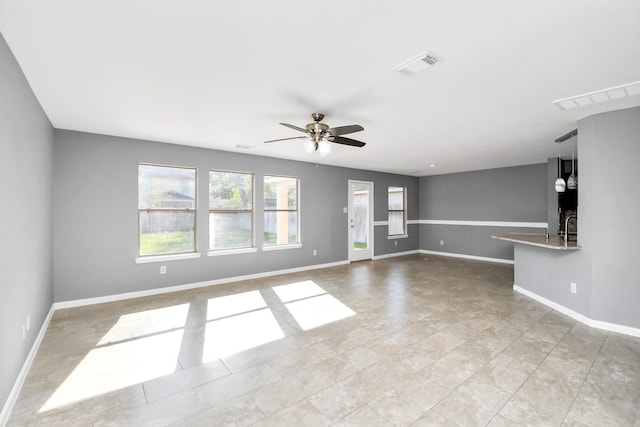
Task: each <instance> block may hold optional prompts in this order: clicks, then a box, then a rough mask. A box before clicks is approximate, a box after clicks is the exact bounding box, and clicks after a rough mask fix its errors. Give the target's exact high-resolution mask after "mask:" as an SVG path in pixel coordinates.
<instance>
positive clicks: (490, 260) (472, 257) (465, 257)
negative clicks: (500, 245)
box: [418, 249, 513, 264]
mask: <svg viewBox="0 0 640 427" xmlns="http://www.w3.org/2000/svg"><path fill="white" fill-rule="evenodd" d="M418 252H419V253H421V254H430V255H439V256H448V257H452V258H464V259H472V260H476V261H487V262H498V263H500V264H513V260H512V259H502V258H489V257H484V256H476V255H467V254H456V253H452V252H439V251H428V250H426V249H420V250H419V251H418Z"/></svg>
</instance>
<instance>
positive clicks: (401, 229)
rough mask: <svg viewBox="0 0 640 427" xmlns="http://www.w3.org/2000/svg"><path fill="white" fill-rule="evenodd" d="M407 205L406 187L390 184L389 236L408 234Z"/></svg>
mask: <svg viewBox="0 0 640 427" xmlns="http://www.w3.org/2000/svg"><path fill="white" fill-rule="evenodd" d="M406 206H407V191H406V188H405V187H394V186H390V187H389V191H388V209H389V236H403V235H406V234H407V212H406Z"/></svg>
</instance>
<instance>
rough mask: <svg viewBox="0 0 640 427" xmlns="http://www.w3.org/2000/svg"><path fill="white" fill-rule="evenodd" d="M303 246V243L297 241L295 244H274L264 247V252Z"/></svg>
mask: <svg viewBox="0 0 640 427" xmlns="http://www.w3.org/2000/svg"><path fill="white" fill-rule="evenodd" d="M301 247H302V243H296V244H293V245H273V246H265V247H263V248H262V250H263V251H264V252H269V251H282V250H285V249H298V248H301Z"/></svg>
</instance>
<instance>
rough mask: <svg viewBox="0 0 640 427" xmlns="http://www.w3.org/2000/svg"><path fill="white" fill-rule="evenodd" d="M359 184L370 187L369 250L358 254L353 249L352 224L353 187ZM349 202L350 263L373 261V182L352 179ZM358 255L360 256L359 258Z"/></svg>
mask: <svg viewBox="0 0 640 427" xmlns="http://www.w3.org/2000/svg"><path fill="white" fill-rule="evenodd" d="M357 184H364V185H366V186H368V187H369V221H368V223H369V224H368V225H369V227H368V228H369V236H368V237H369V248H368V250H366V251H358V252H356V251H355V250H354V249H353V233H352V231H351V222H352V221H353V187H354V185H357ZM347 194H348V200H347V206H348V208H347V234H348V239H347V242H348V245H349V246H348V248H347V249H348V258H349V262H354V261H363V260H366V259H373V254H374V251H373V248H374V246H373V243H374V234H375V233H374V228H373V222H374V221H373V217H374V206H375V205H374V199H373V194H374V183H373V181H362V180H357V179H350V180H349V182H348V191H347ZM356 253H357V254H358V255H359V256H357V255H356Z"/></svg>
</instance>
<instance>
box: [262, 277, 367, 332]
mask: <svg viewBox="0 0 640 427" xmlns="http://www.w3.org/2000/svg"><path fill="white" fill-rule="evenodd" d="M273 290H274V291H275V293H276V294H277V295H278V297H279V298H280V299H281V300H282V302H284V303H285V307H286V308H287V310H289V313H291V315H292V316H293V317H294V318H295V320H296V322H298V325H299V326H300V327H301V328H302V329H303V330H305V331H308V330H309V329H313V328H317V327H318V326H322V325H326V324H328V323H332V322H335V321H337V320H341V319H344V318H347V317H349V316H353V315H355V314H356V312H355V311H353V310H351V309H350V308H349V307H347V306H346V305H345V304H343V303H342V302H340V301H339V300H338V299H337V298H336V297H334V296H333V295H331V294H329V293H327V291H325V290H324V289H322V288H321V287H320V286H318V285H317V284H316V283H315V282H313V281H311V280H306V281H304V282H298V283H291V284H289V285H282V286H275V287H274V288H273Z"/></svg>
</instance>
